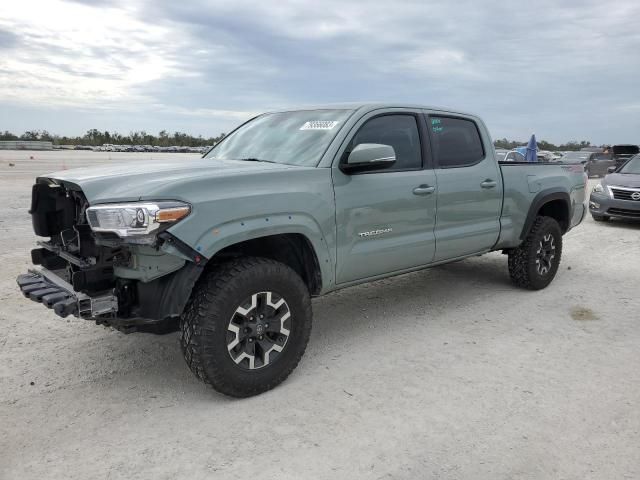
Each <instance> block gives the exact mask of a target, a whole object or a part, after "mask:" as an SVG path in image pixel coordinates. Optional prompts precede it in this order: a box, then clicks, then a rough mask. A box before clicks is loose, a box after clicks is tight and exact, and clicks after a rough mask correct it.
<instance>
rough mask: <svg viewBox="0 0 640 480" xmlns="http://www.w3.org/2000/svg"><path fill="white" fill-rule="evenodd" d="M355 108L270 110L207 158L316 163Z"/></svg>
mask: <svg viewBox="0 0 640 480" xmlns="http://www.w3.org/2000/svg"><path fill="white" fill-rule="evenodd" d="M352 112H353V111H352V110H299V111H293V112H280V113H267V114H264V115H260V116H259V117H256V118H254V119H253V120H250V121H249V122H247V123H246V124H244V125H243V126H241V127H240V128H238V129H237V130H236V131H234V132H233V133H231V134H230V135H229V136H227V137H226V138H225V139H224V140H222V141H221V142H220V143H219V144H218V145H216V146H215V147H214V148H213V149H212V150H211V151H210V152H209V153H207V155H206V158H212V159H221V160H251V161H262V162H273V163H285V164H288V165H303V166H308V167H310V166H316V165H317V164H318V162H319V161H320V157H322V155H323V154H324V152H325V150H326V149H327V147H328V146H329V143H330V142H331V140H332V139H333V137H334V136H335V135H336V133H337V132H338V131H339V130H340V128H341V127H342V125H344V122H345V121H346V120H347V119H348V118H349V116H350V115H351V113H352Z"/></svg>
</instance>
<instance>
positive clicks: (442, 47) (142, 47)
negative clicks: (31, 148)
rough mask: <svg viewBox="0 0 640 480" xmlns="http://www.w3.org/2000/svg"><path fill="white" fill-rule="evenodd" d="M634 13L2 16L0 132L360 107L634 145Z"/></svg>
mask: <svg viewBox="0 0 640 480" xmlns="http://www.w3.org/2000/svg"><path fill="white" fill-rule="evenodd" d="M639 19H640V1H638V0H616V1H615V2H605V1H582V2H578V1H562V2H560V1H556V2H552V1H529V2H511V1H507V0H504V1H496V0H490V1H479V0H475V1H464V0H462V1H461V0H458V1H455V2H447V1H438V2H434V1H426V0H418V1H415V2H409V1H407V2H395V3H394V2H391V1H388V0H386V1H377V0H369V1H367V2H364V1H362V2H348V1H345V0H335V1H334V0H322V1H290V0H277V1H275V0H274V1H264V0H263V1H260V2H258V1H255V2H254V1H239V0H233V1H230V0H223V1H214V0H208V1H199V0H185V1H180V0H149V1H138V2H137V1H134V0H128V1H119V0H105V1H100V0H83V1H59V0H41V1H33V0H19V1H18V0H15V1H10V0H7V1H3V2H1V3H0V130H5V129H7V130H10V131H13V132H16V133H18V132H19V133H22V131H24V130H27V129H47V130H49V131H50V132H55V133H59V134H72V135H77V134H83V133H84V132H85V131H86V130H87V129H89V128H98V129H100V130H104V129H108V130H117V131H119V132H121V133H126V132H128V131H129V130H143V129H144V130H147V131H149V132H153V133H157V132H158V131H159V130H161V129H167V130H169V131H175V130H180V131H185V132H188V133H192V134H196V135H197V134H202V135H204V136H209V135H217V134H218V133H220V132H226V131H229V129H231V128H232V127H233V126H234V125H236V124H237V123H239V122H241V121H242V120H244V119H246V118H248V117H249V116H250V115H251V114H252V113H254V112H261V111H264V110H269V109H274V108H280V107H287V106H292V105H304V104H314V103H328V102H345V101H360V100H376V101H402V102H417V103H421V104H426V105H436V106H445V107H452V108H455V109H459V110H465V111H472V112H474V113H477V114H479V115H481V116H482V117H483V118H484V119H485V121H486V122H487V125H488V127H489V130H490V131H491V133H492V135H493V137H494V138H502V137H508V138H517V139H526V138H528V136H529V135H530V134H531V132H535V133H536V135H537V136H538V138H539V139H547V140H550V141H553V142H564V141H568V140H582V139H586V140H590V141H592V142H594V143H598V144H599V143H616V142H617V143H640V20H639Z"/></svg>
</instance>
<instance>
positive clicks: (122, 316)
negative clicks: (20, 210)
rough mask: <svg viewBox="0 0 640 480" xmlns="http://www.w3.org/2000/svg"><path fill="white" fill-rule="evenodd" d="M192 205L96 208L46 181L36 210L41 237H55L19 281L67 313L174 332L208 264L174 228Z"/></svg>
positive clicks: (28, 292) (36, 190)
mask: <svg viewBox="0 0 640 480" xmlns="http://www.w3.org/2000/svg"><path fill="white" fill-rule="evenodd" d="M190 210H191V207H190V205H188V204H185V203H183V202H176V201H159V202H130V203H111V204H101V205H92V206H90V205H89V203H88V202H87V200H86V198H85V196H84V194H83V192H82V190H81V189H80V188H79V187H78V186H77V185H74V184H65V183H64V182H60V181H56V180H55V179H47V178H39V179H38V181H37V183H36V184H35V185H34V186H33V194H32V205H31V210H30V213H31V216H32V220H33V228H34V232H35V234H36V235H38V236H39V237H45V238H47V237H48V239H47V240H40V241H38V246H39V248H36V249H34V250H32V251H31V258H32V261H33V263H34V265H36V266H38V267H37V268H33V269H30V270H29V273H27V274H24V275H20V276H19V277H18V278H17V282H18V285H19V286H20V289H21V290H22V292H23V294H24V295H25V296H26V297H28V298H30V299H31V300H34V301H37V302H41V303H43V304H44V305H45V306H47V307H49V308H51V309H53V311H54V312H55V313H56V314H57V315H59V316H61V317H66V316H68V315H75V316H77V317H81V318H85V319H90V320H94V321H96V323H98V324H103V325H108V326H111V327H114V328H116V329H118V330H121V331H123V332H127V333H129V332H133V331H145V332H153V333H167V332H170V331H173V330H175V329H176V328H177V321H178V318H179V316H180V314H181V313H182V310H183V309H184V306H185V304H186V302H187V300H188V299H189V295H190V292H191V290H192V287H193V285H194V284H195V282H196V280H197V279H198V277H199V276H200V273H201V272H202V269H203V267H204V264H205V261H206V259H204V258H203V257H201V256H200V254H198V252H196V251H194V250H193V249H191V248H190V247H189V246H187V245H185V244H183V243H182V242H181V241H180V240H178V239H177V238H175V237H174V236H173V235H172V234H171V233H170V232H168V231H167V229H168V228H169V227H170V226H171V225H173V224H175V223H176V222H178V221H180V220H181V219H182V218H184V217H186V216H187V215H189V213H190Z"/></svg>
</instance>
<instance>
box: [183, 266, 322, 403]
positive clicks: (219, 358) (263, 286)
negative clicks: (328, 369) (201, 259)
mask: <svg viewBox="0 0 640 480" xmlns="http://www.w3.org/2000/svg"><path fill="white" fill-rule="evenodd" d="M311 316H312V315H311V301H310V298H309V291H308V290H307V287H306V285H305V283H304V282H303V281H302V279H301V278H300V276H298V274H297V273H296V272H294V271H293V270H292V269H291V268H289V267H288V266H286V265H284V264H282V263H279V262H276V261H273V260H269V259H266V258H242V259H238V260H234V261H231V262H229V263H225V264H221V265H219V266H217V267H216V268H214V269H212V270H211V271H207V272H205V273H204V274H203V278H201V280H200V281H199V282H198V284H197V286H196V287H195V289H194V291H193V294H192V297H191V299H190V301H189V303H188V305H187V307H186V308H185V312H184V314H183V315H182V318H181V322H180V329H181V337H180V344H181V347H182V351H183V353H184V357H185V360H186V361H187V364H188V365H189V368H190V369H191V371H192V372H193V373H194V374H195V375H196V376H197V377H198V378H200V379H201V380H203V381H204V382H206V383H208V384H210V385H211V386H212V387H213V388H214V389H215V390H217V391H219V392H221V393H224V394H226V395H230V396H233V397H249V396H252V395H257V394H259V393H262V392H265V391H267V390H270V389H272V388H274V387H275V386H276V385H278V384H280V383H281V382H282V381H284V380H285V379H286V378H287V377H288V376H289V374H290V373H291V372H292V371H293V369H294V368H295V367H296V366H297V364H298V362H299V361H300V358H301V357H302V355H303V353H304V351H305V348H306V346H307V342H308V340H309V335H310V333H311Z"/></svg>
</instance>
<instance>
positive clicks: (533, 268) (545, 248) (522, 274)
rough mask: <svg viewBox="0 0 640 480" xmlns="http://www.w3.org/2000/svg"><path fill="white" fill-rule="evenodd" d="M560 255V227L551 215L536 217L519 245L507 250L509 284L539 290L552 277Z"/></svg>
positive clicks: (548, 282) (556, 269) (549, 281)
mask: <svg viewBox="0 0 640 480" xmlns="http://www.w3.org/2000/svg"><path fill="white" fill-rule="evenodd" d="M561 255H562V230H561V229H560V225H559V224H558V222H557V221H556V220H555V219H553V218H551V217H542V216H539V217H536V219H535V221H534V222H533V225H532V226H531V230H529V233H528V235H527V238H525V240H524V242H522V245H520V246H519V247H518V248H515V249H513V250H511V252H509V275H510V276H511V280H512V281H513V283H515V284H516V285H518V286H519V287H523V288H528V289H530V290H540V289H543V288H545V287H546V286H547V285H549V284H550V283H551V281H552V280H553V279H554V277H555V276H556V273H557V271H558V266H559V265H560V257H561Z"/></svg>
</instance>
